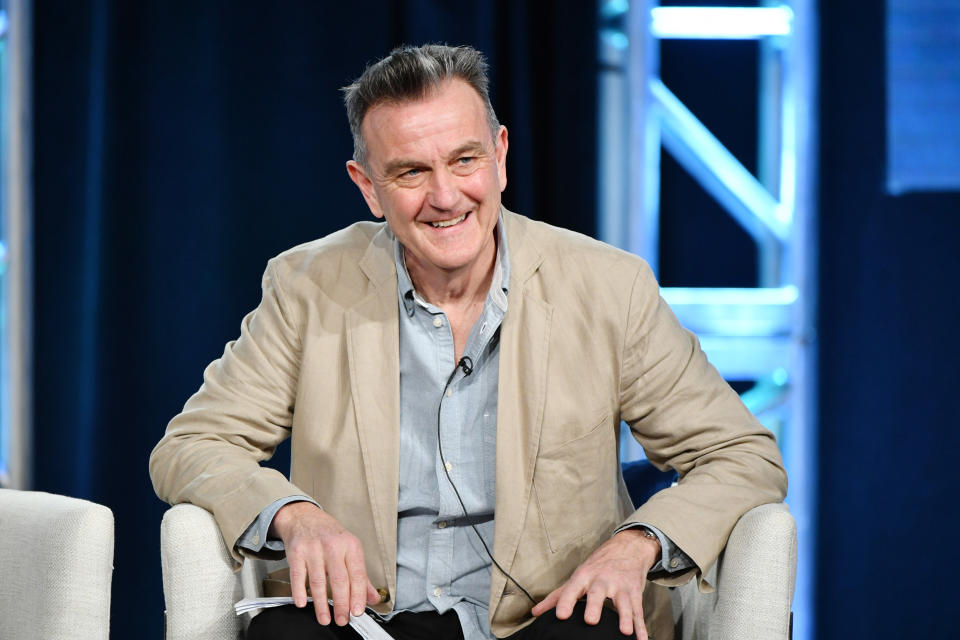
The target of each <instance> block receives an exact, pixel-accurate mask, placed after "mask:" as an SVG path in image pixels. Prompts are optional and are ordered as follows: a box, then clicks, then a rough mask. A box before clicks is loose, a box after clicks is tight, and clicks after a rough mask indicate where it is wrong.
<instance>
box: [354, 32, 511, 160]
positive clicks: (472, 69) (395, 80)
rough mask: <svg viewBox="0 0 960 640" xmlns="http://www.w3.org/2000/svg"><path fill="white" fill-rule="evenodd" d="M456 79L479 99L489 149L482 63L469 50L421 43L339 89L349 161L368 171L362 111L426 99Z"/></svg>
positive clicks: (493, 125) (493, 124) (491, 117)
mask: <svg viewBox="0 0 960 640" xmlns="http://www.w3.org/2000/svg"><path fill="white" fill-rule="evenodd" d="M453 78H459V79H460V80H463V81H465V82H466V83H467V84H469V85H470V86H471V87H473V88H474V89H475V90H476V92H477V93H478V94H479V95H480V98H481V99H482V100H483V104H484V107H485V108H486V111H487V123H488V124H489V125H490V132H491V134H492V136H493V140H494V144H496V140H497V131H498V130H499V129H500V123H499V122H498V121H497V115H496V114H495V113H494V112H493V105H492V104H490V94H489V84H490V81H489V79H488V78H487V62H486V60H485V59H484V57H483V54H482V53H480V52H479V51H477V50H476V49H474V48H473V47H467V46H462V47H450V46H447V45H441V44H425V45H423V46H420V47H410V46H403V47H397V48H396V49H394V50H393V51H391V52H390V55H388V56H387V57H386V58H383V59H382V60H379V61H377V62H375V63H374V64H372V65H368V66H367V68H366V70H365V71H364V72H363V75H361V76H360V77H359V78H357V80H355V81H354V82H353V84H350V85H348V86H346V87H343V88H342V89H341V91H343V94H344V95H343V102H344V104H345V105H346V107H347V118H348V119H349V120H350V133H352V134H353V159H354V160H355V161H356V162H358V163H359V164H361V165H363V166H364V167H366V166H367V147H366V143H365V142H364V139H363V132H362V131H361V125H362V124H363V118H364V116H366V115H367V112H368V111H369V110H370V109H371V108H373V107H374V106H376V105H378V104H382V103H384V102H393V103H398V102H406V101H410V100H419V99H421V98H424V97H426V96H427V95H428V94H429V93H430V92H431V91H434V90H436V89H437V88H439V87H440V85H442V84H443V83H444V82H445V81H447V80H451V79H453Z"/></svg>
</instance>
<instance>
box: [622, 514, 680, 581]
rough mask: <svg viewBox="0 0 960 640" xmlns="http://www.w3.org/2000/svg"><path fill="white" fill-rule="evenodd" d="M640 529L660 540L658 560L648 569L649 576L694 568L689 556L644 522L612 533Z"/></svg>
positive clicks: (627, 525) (663, 534)
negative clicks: (649, 532) (647, 531)
mask: <svg viewBox="0 0 960 640" xmlns="http://www.w3.org/2000/svg"><path fill="white" fill-rule="evenodd" d="M640 527H645V528H647V529H650V531H653V533H654V535H656V536H657V539H658V540H660V550H661V551H660V560H658V561H657V563H656V564H655V565H653V566H652V567H650V571H649V574H654V573H680V572H683V571H686V570H687V569H689V568H691V567H693V566H694V563H693V560H691V559H690V556H688V555H687V554H685V553H684V552H683V550H682V549H681V548H680V547H678V546H677V545H675V544H674V543H673V540H671V539H670V538H668V537H667V535H666V534H665V533H664V532H663V531H660V529H657V528H656V527H655V526H653V525H652V524H647V523H645V522H640V523H637V524H626V525H624V526H622V527H620V528H619V529H617V530H616V531H614V532H613V533H614V535H616V534H618V533H620V532H621V531H626V530H627V529H638V528H640Z"/></svg>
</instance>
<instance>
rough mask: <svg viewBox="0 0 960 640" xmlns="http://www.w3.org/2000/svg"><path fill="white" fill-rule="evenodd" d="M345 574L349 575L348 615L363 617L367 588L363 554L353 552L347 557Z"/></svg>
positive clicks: (368, 583) (367, 581) (368, 582)
mask: <svg viewBox="0 0 960 640" xmlns="http://www.w3.org/2000/svg"><path fill="white" fill-rule="evenodd" d="M346 560H347V572H348V573H349V575H350V613H351V614H353V615H355V616H359V615H363V610H364V609H365V608H366V604H367V595H368V593H369V591H368V587H369V586H370V581H369V580H367V568H366V566H364V562H363V553H362V552H359V553H358V552H354V553H350V554H348V555H347V558H346Z"/></svg>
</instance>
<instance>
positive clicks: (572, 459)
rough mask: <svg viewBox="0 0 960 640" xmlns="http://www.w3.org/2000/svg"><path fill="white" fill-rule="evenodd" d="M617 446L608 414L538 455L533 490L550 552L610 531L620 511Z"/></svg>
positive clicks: (615, 431)
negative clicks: (618, 502) (618, 507)
mask: <svg viewBox="0 0 960 640" xmlns="http://www.w3.org/2000/svg"><path fill="white" fill-rule="evenodd" d="M617 444H618V438H617V430H616V429H614V427H613V426H612V425H611V424H610V414H607V415H606V416H604V417H603V419H602V420H601V421H600V423H599V424H597V425H596V426H595V427H593V428H592V429H591V430H590V431H588V432H587V433H585V434H584V435H582V436H579V437H577V438H575V439H573V440H571V441H569V442H565V443H563V444H561V445H558V446H556V447H553V448H549V449H548V450H546V451H542V452H541V453H540V454H539V455H538V456H537V466H536V470H535V471H534V476H533V489H534V493H535V495H536V500H537V507H538V509H539V512H540V518H541V522H542V524H543V528H544V531H545V532H546V536H547V543H548V544H549V545H550V550H551V551H553V552H554V553H556V552H558V551H561V550H562V549H564V548H565V547H567V546H568V545H570V544H572V543H574V542H577V541H579V540H580V539H581V538H583V537H585V536H593V537H595V536H597V535H601V534H602V532H605V533H606V534H607V535H609V533H610V532H612V528H611V527H612V526H613V525H614V524H615V523H616V519H617V515H618V512H617V477H618V476H617V459H618V457H617Z"/></svg>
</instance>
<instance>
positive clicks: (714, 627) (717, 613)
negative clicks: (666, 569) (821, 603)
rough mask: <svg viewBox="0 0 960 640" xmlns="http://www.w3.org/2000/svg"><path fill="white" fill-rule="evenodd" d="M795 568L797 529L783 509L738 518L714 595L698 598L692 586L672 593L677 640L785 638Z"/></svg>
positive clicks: (715, 571) (713, 573) (714, 574)
mask: <svg viewBox="0 0 960 640" xmlns="http://www.w3.org/2000/svg"><path fill="white" fill-rule="evenodd" d="M796 568H797V527H796V523H795V522H794V520H793V516H792V515H790V510H789V509H788V508H787V505H785V504H782V503H777V504H765V505H761V506H759V507H756V508H754V509H751V510H750V511H748V512H747V513H745V514H744V515H743V517H741V518H740V520H739V521H738V522H737V524H736V526H735V527H734V528H733V531H732V532H731V534H730V539H729V540H728V541H727V546H726V547H725V548H724V551H723V554H722V555H721V556H720V559H719V560H718V561H717V565H716V566H715V567H713V568H711V570H710V571H708V579H712V581H713V583H714V584H715V585H716V587H717V589H716V592H715V593H712V594H702V593H699V592H698V590H697V587H696V584H695V581H691V582H690V583H688V584H687V585H685V586H683V587H681V588H679V589H677V590H676V593H675V594H674V617H675V619H678V623H677V626H678V634H677V635H678V637H679V638H682V640H693V639H698V640H701V639H703V638H724V639H727V638H729V639H731V640H741V639H742V640H764V639H766V638H771V639H773V638H776V639H782V638H789V637H790V607H791V604H792V602H793V587H794V581H795V579H796Z"/></svg>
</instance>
